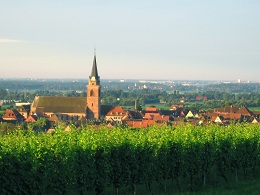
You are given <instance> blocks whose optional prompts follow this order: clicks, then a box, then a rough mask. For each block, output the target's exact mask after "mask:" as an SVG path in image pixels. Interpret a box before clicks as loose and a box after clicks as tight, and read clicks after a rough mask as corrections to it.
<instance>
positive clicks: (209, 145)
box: [0, 124, 260, 194]
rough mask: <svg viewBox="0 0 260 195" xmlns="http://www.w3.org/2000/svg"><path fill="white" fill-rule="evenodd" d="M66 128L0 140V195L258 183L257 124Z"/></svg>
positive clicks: (259, 129)
mask: <svg viewBox="0 0 260 195" xmlns="http://www.w3.org/2000/svg"><path fill="white" fill-rule="evenodd" d="M71 129H72V130H71V131H70V132H65V131H62V130H58V129H57V130H56V131H55V133H54V134H46V133H38V134H35V133H34V132H33V131H30V130H27V131H22V130H20V131H12V132H9V133H8V134H6V135H4V136H2V137H1V138H0V172H1V175H0V194H19V193H24V194H42V193H55V194H62V193H65V192H66V191H76V192H79V193H82V194H86V192H87V191H95V192H96V194H102V193H103V192H104V190H105V188H107V187H114V188H115V189H117V190H118V189H120V188H122V187H124V186H130V187H132V189H133V192H135V191H136V185H138V184H146V185H147V186H148V188H149V186H151V184H152V183H153V182H158V183H159V184H160V185H162V186H163V185H164V182H165V181H168V180H174V181H176V182H177V183H178V182H181V183H183V184H184V185H186V187H187V188H190V189H191V190H196V189H201V188H202V187H203V186H209V185H212V184H214V183H217V182H218V181H219V180H221V179H224V180H226V181H227V182H229V181H230V180H232V178H233V180H237V181H238V180H242V179H244V180H246V178H247V177H248V176H250V175H253V176H254V177H258V178H259V174H257V172H255V170H256V169H259V166H260V126H259V125H248V124H242V125H236V126H235V125H230V126H228V127H223V126H206V127H205V126H204V127H195V126H178V127H168V126H165V127H156V126H154V127H150V128H148V129H138V130H131V129H123V128H119V127H118V128H115V129H107V128H105V127H101V128H100V129H99V130H96V129H94V128H92V127H91V126H87V127H86V129H84V130H80V131H79V130H75V129H74V128H71ZM230 175H231V178H230V177H229V176H230ZM150 190H151V189H150Z"/></svg>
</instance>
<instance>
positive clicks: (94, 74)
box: [89, 55, 99, 80]
mask: <svg viewBox="0 0 260 195" xmlns="http://www.w3.org/2000/svg"><path fill="white" fill-rule="evenodd" d="M91 77H95V78H96V80H99V76H98V70H97V61H96V55H95V56H94V60H93V66H92V71H91V75H90V77H89V78H91Z"/></svg>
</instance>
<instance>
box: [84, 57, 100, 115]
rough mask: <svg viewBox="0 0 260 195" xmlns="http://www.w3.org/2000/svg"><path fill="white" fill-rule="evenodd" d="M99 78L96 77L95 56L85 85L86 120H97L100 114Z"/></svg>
mask: <svg viewBox="0 0 260 195" xmlns="http://www.w3.org/2000/svg"><path fill="white" fill-rule="evenodd" d="M100 88H101V87H100V78H99V76H98V70H97V61H96V54H95V55H94V60H93V66H92V71H91V75H90V76H89V80H88V85H87V110H86V114H87V119H91V120H99V119H100V113H101V100H100Z"/></svg>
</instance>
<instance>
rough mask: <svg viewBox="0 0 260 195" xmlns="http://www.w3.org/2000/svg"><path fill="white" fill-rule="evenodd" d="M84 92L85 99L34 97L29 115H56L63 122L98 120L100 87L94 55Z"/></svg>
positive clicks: (99, 115)
mask: <svg viewBox="0 0 260 195" xmlns="http://www.w3.org/2000/svg"><path fill="white" fill-rule="evenodd" d="M86 90H87V97H56V96H36V97H35V98H34V101H33V103H32V106H31V111H30V115H37V116H38V117H52V116H53V115H56V116H57V117H58V118H59V119H62V120H63V121H68V120H73V121H75V120H78V119H82V118H85V119H87V120H94V121H98V120H100V117H101V97H100V94H101V86H100V77H99V75H98V69H97V61H96V55H94V60H93V66H92V71H91V74H90V76H89V80H88V85H87V86H86Z"/></svg>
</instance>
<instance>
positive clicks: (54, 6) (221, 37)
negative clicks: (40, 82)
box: [0, 0, 260, 82]
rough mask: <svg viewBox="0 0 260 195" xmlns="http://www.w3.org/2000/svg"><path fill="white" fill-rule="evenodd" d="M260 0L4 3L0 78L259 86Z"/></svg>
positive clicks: (0, 18)
mask: <svg viewBox="0 0 260 195" xmlns="http://www.w3.org/2000/svg"><path fill="white" fill-rule="evenodd" d="M259 10H260V1H259V0H217V1H216V0H196V1H194V0H131V1H127V0H95V1H94V0H91V1H89V0H73V1H71V0H44V1H43V0H42V1H40V0H23V1H21V0H8V1H7V0H0V78H78V79H87V78H88V76H89V75H90V73H91V68H92V63H93V56H94V48H96V56H97V65H98V71H99V75H100V77H101V79H155V80H237V79H241V81H243V80H244V81H247V80H249V81H257V82H258V81H260V11H259Z"/></svg>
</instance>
